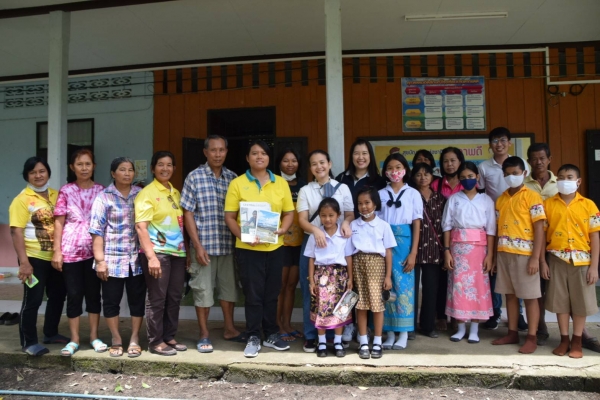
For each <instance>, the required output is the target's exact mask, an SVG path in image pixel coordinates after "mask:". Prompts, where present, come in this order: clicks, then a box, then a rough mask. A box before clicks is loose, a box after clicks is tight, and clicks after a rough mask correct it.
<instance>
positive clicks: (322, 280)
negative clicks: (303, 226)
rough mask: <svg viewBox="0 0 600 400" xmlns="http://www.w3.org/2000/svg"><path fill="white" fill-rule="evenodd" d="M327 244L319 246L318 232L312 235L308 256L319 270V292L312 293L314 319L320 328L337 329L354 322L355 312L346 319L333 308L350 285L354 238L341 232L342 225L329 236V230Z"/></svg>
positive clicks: (305, 252) (316, 277)
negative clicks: (317, 242)
mask: <svg viewBox="0 0 600 400" xmlns="http://www.w3.org/2000/svg"><path fill="white" fill-rule="evenodd" d="M321 230H322V231H323V233H325V241H326V243H327V245H326V247H317V246H316V242H315V237H314V235H310V237H309V239H308V242H307V243H306V248H305V250H304V255H305V256H306V257H308V258H313V259H314V260H315V261H314V264H315V271H314V275H313V282H314V283H315V285H317V287H318V294H317V296H314V295H312V294H311V303H310V320H311V321H312V322H313V323H314V324H315V328H317V329H335V328H339V327H340V326H344V325H348V324H349V323H351V322H352V315H348V317H347V318H346V319H344V320H342V319H340V318H338V317H337V316H335V315H333V309H334V308H335V306H336V305H337V304H338V303H339V301H340V299H341V298H342V296H343V295H344V293H345V292H346V287H347V284H348V268H347V265H348V263H347V262H346V257H347V256H351V255H352V247H351V246H350V245H349V242H350V239H348V238H345V237H344V236H343V235H342V233H341V232H340V225H339V224H338V227H337V230H336V232H335V233H334V234H333V235H332V236H329V234H328V233H327V232H325V229H324V228H323V227H321Z"/></svg>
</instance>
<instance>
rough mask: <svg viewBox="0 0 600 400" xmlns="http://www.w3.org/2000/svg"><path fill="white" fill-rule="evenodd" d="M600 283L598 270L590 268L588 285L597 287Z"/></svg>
mask: <svg viewBox="0 0 600 400" xmlns="http://www.w3.org/2000/svg"><path fill="white" fill-rule="evenodd" d="M596 282H598V268H597V267H591V266H590V267H589V268H588V272H587V283H588V285H590V286H591V285H595V284H596Z"/></svg>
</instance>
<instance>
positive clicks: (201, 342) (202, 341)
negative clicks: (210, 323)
mask: <svg viewBox="0 0 600 400" xmlns="http://www.w3.org/2000/svg"><path fill="white" fill-rule="evenodd" d="M203 346H207V347H208V346H209V347H208V348H203ZM196 349H197V350H198V351H199V352H200V353H212V352H213V345H212V342H211V341H210V339H209V338H203V339H200V340H198V343H196Z"/></svg>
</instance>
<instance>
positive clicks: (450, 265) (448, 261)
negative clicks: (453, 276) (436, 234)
mask: <svg viewBox="0 0 600 400" xmlns="http://www.w3.org/2000/svg"><path fill="white" fill-rule="evenodd" d="M444 247H450V231H446V232H444ZM444 269H447V270H448V271H452V270H453V269H454V259H453V258H452V253H451V252H450V250H444Z"/></svg>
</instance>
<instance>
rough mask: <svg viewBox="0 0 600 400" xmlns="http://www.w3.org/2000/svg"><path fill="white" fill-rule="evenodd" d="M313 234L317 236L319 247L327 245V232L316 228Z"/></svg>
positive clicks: (316, 241) (316, 240)
mask: <svg viewBox="0 0 600 400" xmlns="http://www.w3.org/2000/svg"><path fill="white" fill-rule="evenodd" d="M313 236H314V237H315V243H316V244H317V247H319V248H324V247H327V241H326V240H325V233H324V232H323V231H322V230H320V229H318V230H315V232H314V233H313Z"/></svg>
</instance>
